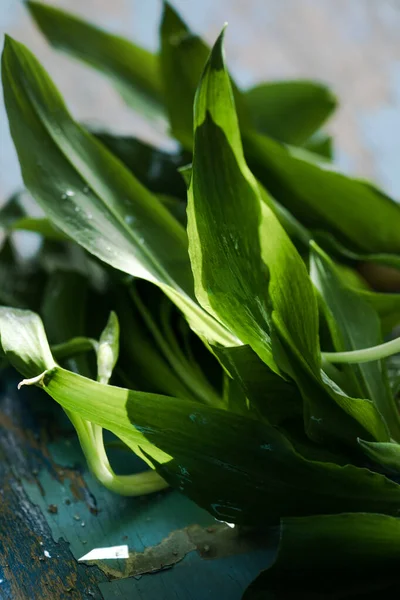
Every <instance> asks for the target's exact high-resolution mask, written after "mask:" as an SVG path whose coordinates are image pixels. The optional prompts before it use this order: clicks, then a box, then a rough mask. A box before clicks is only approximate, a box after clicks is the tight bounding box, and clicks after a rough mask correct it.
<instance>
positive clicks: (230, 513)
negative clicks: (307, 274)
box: [0, 309, 400, 526]
mask: <svg viewBox="0 0 400 600" xmlns="http://www.w3.org/2000/svg"><path fill="white" fill-rule="evenodd" d="M10 315H11V316H10ZM0 336H1V340H2V346H3V349H4V350H5V352H6V354H7V357H8V358H9V359H10V360H11V361H12V362H13V364H14V365H15V366H17V368H19V369H20V370H22V372H24V373H26V372H27V371H29V374H33V369H36V373H35V374H37V373H38V372H39V373H40V371H41V369H42V367H43V366H48V367H49V370H47V371H46V372H45V373H41V374H40V375H39V377H36V379H35V380H33V381H24V383H25V384H29V383H37V384H38V385H40V386H41V387H42V388H43V389H44V390H45V391H46V392H47V393H48V394H49V395H50V396H51V397H52V398H54V399H55V400H56V401H57V402H59V403H60V404H61V406H62V407H63V408H64V409H65V410H67V411H68V414H72V415H74V418H76V419H77V418H78V417H79V419H84V420H86V421H90V422H91V423H94V424H96V425H98V426H100V427H104V428H106V429H109V430H110V431H112V432H113V433H115V434H116V435H117V436H118V437H120V439H121V440H122V441H124V442H125V443H126V444H128V445H129V446H130V447H131V448H132V449H134V450H135V449H137V447H138V446H139V447H140V449H141V450H142V451H143V452H144V453H145V455H146V457H147V458H148V459H149V460H151V461H152V462H154V463H155V464H156V466H157V469H158V471H159V472H160V474H161V475H162V477H164V478H165V479H166V480H167V481H168V482H169V483H171V484H172V485H175V486H176V487H179V488H180V489H181V490H182V491H183V492H184V493H185V494H187V495H188V496H189V497H190V498H192V499H193V500H195V501H196V502H198V503H199V504H200V505H201V506H203V507H204V508H207V510H209V511H210V512H211V513H212V514H213V515H214V516H216V517H217V518H219V519H222V520H230V521H232V522H235V523H243V524H251V525H255V524H257V525H258V526H259V525H260V524H262V523H274V522H277V520H278V519H279V517H280V516H281V515H282V514H286V515H306V514H310V513H311V514H320V513H327V512H343V511H354V510H360V507H362V509H363V510H370V511H381V512H388V513H389V514H395V513H397V511H398V506H399V499H400V486H398V485H397V484H395V483H392V482H391V481H389V480H388V479H386V478H385V477H384V476H382V475H378V474H374V473H372V472H370V471H368V470H367V469H359V468H357V467H353V466H350V465H347V466H345V467H341V466H338V465H335V464H330V463H320V462H314V461H309V460H306V459H304V458H302V457H301V456H300V455H299V454H297V453H296V452H295V451H294V449H293V447H292V446H291V444H290V443H289V442H288V441H287V440H286V439H285V437H284V436H283V435H282V434H281V433H280V432H279V431H278V430H277V429H275V428H273V427H271V426H269V425H267V424H266V423H264V422H262V421H261V420H259V419H251V418H246V417H244V416H242V415H235V414H233V413H229V412H228V411H226V410H220V409H217V408H213V407H209V406H204V405H201V404H199V403H198V402H192V401H189V400H178V399H176V398H172V397H166V396H159V395H156V394H146V393H143V392H135V391H130V390H127V389H123V388H117V387H113V386H109V385H104V384H101V383H98V382H95V381H93V380H91V379H87V378H85V377H82V376H81V375H77V374H75V373H71V372H69V371H66V370H65V369H62V368H61V367H58V366H55V364H54V362H53V359H52V357H51V354H50V349H49V347H48V344H47V340H46V337H45V334H44V331H43V326H42V323H41V321H40V319H39V317H37V316H36V315H34V314H33V313H28V312H27V311H16V310H14V311H10V309H2V310H1V311H0ZM32 357H34V360H33V359H32ZM83 398H84V402H83V401H82V399H83Z"/></svg>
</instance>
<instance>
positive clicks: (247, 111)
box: [0, 2, 400, 598]
mask: <svg viewBox="0 0 400 600" xmlns="http://www.w3.org/2000/svg"><path fill="white" fill-rule="evenodd" d="M27 7H28V9H29V10H30V12H31V14H32V16H33V18H34V19H35V21H36V23H37V24H38V26H39V28H40V29H41V30H42V32H43V34H44V35H45V36H46V38H47V39H48V41H49V42H50V43H51V44H52V45H54V46H55V47H58V48H60V49H62V50H64V51H66V52H69V53H71V54H72V55H74V56H75V57H78V58H79V59H81V60H84V61H85V62H87V63H88V64H90V65H92V66H94V67H95V68H97V69H100V70H102V71H103V72H104V73H106V74H107V75H108V76H109V77H110V78H111V80H112V81H113V83H114V85H115V86H116V88H117V90H118V91H119V92H120V93H121V94H122V97H123V98H124V100H125V101H126V102H128V103H129V105H130V106H132V107H133V108H134V109H136V110H139V111H141V112H142V113H143V115H144V117H145V118H148V119H150V120H151V122H154V123H157V124H158V123H159V122H160V121H162V122H164V123H168V127H169V135H170V136H171V137H174V138H175V140H176V141H177V143H178V150H177V151H176V152H175V153H167V152H165V151H162V150H160V149H158V148H156V147H153V146H151V145H149V144H148V143H146V142H144V141H142V140H140V139H137V138H133V137H118V136H116V135H114V134H113V133H112V132H99V131H96V132H93V131H89V130H88V129H87V128H86V127H84V126H83V125H81V124H79V123H77V122H76V121H75V120H74V119H73V117H72V116H71V114H70V113H69V112H68V109H67V107H66V105H65V103H64V100H63V99H62V97H61V95H60V94H59V92H58V91H57V89H56V87H55V85H54V83H53V82H52V81H51V79H50V77H49V76H48V74H47V73H46V71H45V70H44V68H43V67H42V66H41V65H40V63H39V62H38V60H37V59H36V58H35V57H34V56H33V55H32V53H31V52H30V51H29V50H28V49H27V48H26V47H25V46H23V45H22V44H21V43H19V42H17V41H15V40H12V39H10V38H7V39H6V41H5V45H4V51H3V58H2V79H3V88H4V99H5V106H6V109H7V114H8V119H9V124H10V131H11V135H12V137H13V140H14V144H15V147H16V150H17V153H18V157H19V162H20V166H21V172H22V176H23V180H24V184H25V187H26V190H27V192H28V193H29V194H30V197H31V198H33V199H34V200H35V201H36V203H37V206H38V207H40V210H41V211H42V212H37V209H35V211H33V210H32V202H28V203H27V202H26V201H23V195H21V194H17V195H15V196H14V197H13V198H12V199H11V200H10V201H9V202H8V203H6V204H5V206H4V207H3V209H2V210H1V211H0V226H1V227H2V231H3V238H4V239H3V245H2V248H1V250H0V264H1V271H0V275H1V284H2V285H1V289H0V302H1V303H2V306H1V307H0V340H1V348H2V351H3V355H4V357H5V359H6V360H7V361H8V362H9V363H11V365H13V366H14V367H15V368H16V369H17V370H18V371H19V372H20V373H21V374H22V376H23V377H24V379H23V381H22V382H21V384H20V385H26V384H29V385H32V384H35V385H37V386H39V387H41V388H42V389H43V390H44V392H46V393H47V394H48V395H49V396H51V397H52V398H53V399H54V400H55V401H56V402H58V403H59V404H60V405H61V406H62V408H63V409H64V410H65V411H66V413H67V415H68V416H69V418H70V420H71V422H72V423H73V425H74V427H75V429H76V431H77V435H78V437H79V440H80V443H81V446H82V449H83V452H84V454H85V456H86V458H87V461H88V465H89V467H90V469H91V470H92V471H93V473H94V474H95V475H96V477H97V478H98V479H99V480H100V481H101V482H102V483H103V484H104V485H105V486H106V487H108V488H109V489H111V490H113V491H115V492H118V493H121V494H127V495H136V494H145V493H150V492H153V491H156V490H160V489H162V488H164V487H166V486H168V485H169V486H172V487H174V488H176V489H179V490H180V491H181V492H182V493H183V494H186V495H187V496H188V497H190V498H191V499H193V500H194V501H195V502H197V503H198V504H199V505H200V506H202V507H204V508H206V509H207V510H208V511H209V512H210V513H211V514H212V515H214V516H215V517H216V518H217V519H219V520H223V521H228V522H231V523H235V524H240V525H247V526H255V527H267V528H269V527H272V528H273V527H276V526H277V525H279V524H280V545H279V549H278V554H277V558H276V561H275V563H274V565H273V566H272V567H271V569H269V570H268V571H266V572H265V573H264V574H262V575H260V577H259V578H258V580H256V582H254V584H253V585H252V586H251V587H250V588H249V589H248V591H247V592H246V598H286V597H288V594H290V593H291V590H292V591H293V589H294V587H296V586H300V589H304V597H307V598H326V597H332V598H342V597H348V596H349V595H350V594H354V595H357V594H358V596H357V597H361V596H360V594H364V591H365V589H367V590H370V589H374V590H377V589H379V590H383V589H384V588H385V586H386V587H389V586H392V585H394V582H393V579H392V578H391V577H389V576H388V573H389V574H390V573H391V572H392V570H393V565H395V564H396V558H397V553H398V547H399V543H400V533H399V522H398V519H397V515H398V513H399V509H400V508H399V507H400V485H399V484H398V483H397V478H398V476H399V474H400V416H399V407H398V392H399V371H398V361H397V362H396V357H395V356H393V355H395V354H396V353H397V352H398V351H399V343H398V340H396V339H395V340H392V341H388V342H386V343H384V337H385V336H389V335H390V334H391V332H392V331H393V328H394V327H395V326H396V325H397V324H398V323H399V322H400V294H398V293H396V289H398V287H396V286H398V281H399V274H398V268H399V266H400V236H399V233H398V232H399V231H400V206H399V205H398V204H396V203H395V202H394V201H393V200H392V199H391V198H389V197H388V196H386V195H385V194H384V193H383V192H382V191H380V190H378V189H377V188H376V187H375V186H373V185H371V184H370V183H368V182H365V181H361V180H357V179H354V178H352V177H349V176H346V175H343V174H341V173H339V172H338V171H337V170H335V168H334V167H333V165H332V163H331V160H332V141H331V139H330V138H329V136H327V135H326V134H325V133H323V131H322V130H321V128H322V126H323V125H324V123H325V121H326V120H327V118H328V117H329V116H330V115H331V114H332V112H333V110H334V108H335V106H336V100H335V98H334V97H333V95H332V93H331V92H330V91H329V90H328V89H327V88H326V87H325V86H323V85H321V84H318V83H315V82H310V81H288V82H272V83H264V84H261V85H258V86H256V87H254V88H252V89H250V90H241V89H240V88H239V87H238V86H237V85H236V84H235V82H234V81H233V79H232V77H231V76H230V75H229V72H228V70H227V67H226V65H225V59H224V50H223V35H224V34H223V33H222V34H221V35H220V36H219V38H218V39H217V41H216V43H215V45H214V47H213V48H212V50H211V51H210V49H209V48H208V47H207V45H206V44H205V43H204V42H203V41H202V40H201V39H200V38H199V37H197V36H196V35H194V34H193V33H192V32H191V31H190V30H189V29H188V27H187V26H186V25H185V23H183V21H182V20H181V19H180V17H179V15H178V14H177V13H176V12H175V11H174V10H173V9H172V8H171V7H170V6H169V5H168V4H165V5H164V12H163V17H162V22H161V27H160V49H159V53H158V54H157V55H155V54H151V53H149V52H147V51H146V50H144V49H143V48H140V47H138V46H136V45H134V44H133V43H131V42H129V41H127V40H123V39H121V38H119V37H116V36H113V35H110V34H108V33H106V32H104V31H100V30H99V29H97V28H95V27H93V26H92V25H90V24H88V23H85V22H83V21H81V20H79V19H77V18H76V17H73V16H71V15H69V14H66V13H64V12H62V11H60V10H58V9H55V8H52V7H50V6H48V5H42V4H38V3H35V2H28V3H27ZM21 230H23V231H22V233H21ZM21 235H22V236H24V235H25V236H27V235H30V236H34V240H35V243H36V249H35V251H33V252H31V254H30V256H29V257H28V258H26V257H25V258H24V257H23V256H21V244H22V245H23V243H24V239H22V240H21ZM25 242H26V239H25ZM383 290H384V291H385V292H387V290H391V292H390V293H385V292H384V291H383ZM388 357H391V358H388ZM103 429H107V430H109V431H111V432H112V433H113V434H114V435H115V436H116V437H117V438H118V440H119V442H118V443H121V444H123V445H124V446H125V447H127V448H128V449H129V450H130V451H133V452H135V453H136V454H138V455H139V456H140V457H141V458H142V459H143V461H144V462H145V463H147V465H148V467H149V469H148V470H147V471H144V472H142V473H136V474H132V475H123V476H122V475H118V474H117V473H115V472H114V471H113V469H112V467H111V465H110V463H109V461H108V457H107V450H106V448H105V446H104V442H103ZM339 548H340V549H341V559H340V560H341V563H340V565H341V568H342V571H343V573H344V575H345V578H346V581H347V582H348V583H346V585H345V586H344V587H343V585H342V583H343V582H342V580H341V579H340V578H339V577H337V573H335V576H334V577H333V571H332V566H333V565H335V564H336V563H337V553H338V549H339ZM343 548H344V549H345V552H344V553H343V552H342V550H343ZM317 559H318V568H320V569H321V572H323V574H324V581H325V587H324V586H322V587H321V585H322V584H320V583H318V585H317V584H316V582H315V581H314V579H313V577H312V576H311V577H310V573H311V569H314V568H315V565H314V561H315V560H317ZM365 566H367V570H366V573H367V574H365V572H364V573H363V576H362V577H361V576H360V573H361V571H363V570H365ZM386 571H388V573H386ZM383 572H385V573H383ZM382 574H384V577H383V579H382V577H381V575H382ZM288 575H289V577H288ZM360 581H361V583H360ZM333 584H334V585H333ZM290 586H292V587H290ZM371 586H374V587H373V588H372V587H371ZM296 593H297V597H302V596H300V595H299V594H300V592H299V590H297V592H296ZM328 593H329V594H330V596H328V595H327V594H328ZM365 597H367V596H365ZM368 597H369V596H368Z"/></svg>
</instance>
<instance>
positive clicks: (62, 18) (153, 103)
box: [26, 2, 163, 118]
mask: <svg viewBox="0 0 400 600" xmlns="http://www.w3.org/2000/svg"><path fill="white" fill-rule="evenodd" d="M26 4H27V7H28V9H29V11H30V13H31V15H32V16H33V18H34V19H35V21H36V23H37V25H38V26H39V28H40V30H41V31H42V33H43V34H44V35H45V36H46V39H47V40H48V42H49V43H50V44H52V45H53V46H55V47H56V48H58V49H60V50H63V51H64V52H68V53H69V54H72V55H73V56H75V57H77V58H79V59H80V60H83V61H84V62H86V63H88V64H89V65H91V66H93V67H95V68H96V69H98V70H100V71H102V72H104V73H105V74H106V75H108V76H109V77H110V78H111V79H112V80H113V81H114V83H115V84H116V86H117V88H118V89H119V90H120V91H121V94H122V97H123V99H124V100H125V101H126V102H127V103H128V104H130V105H131V106H132V107H133V108H136V109H141V110H142V111H145V112H147V113H148V114H149V116H153V118H154V116H160V115H162V113H163V108H162V103H161V86H160V78H159V72H158V60H157V57H156V56H154V55H153V54H151V53H150V52H148V51H147V50H144V49H143V48H140V47H139V46H136V45H135V44H132V42H129V41H127V40H125V39H123V38H121V37H118V36H116V35H112V34H110V33H107V32H105V31H102V30H101V29H98V28H97V27H94V26H93V25H91V24H90V23H86V22H85V21H82V20H81V19H79V18H77V17H75V16H73V15H70V14H68V13H66V12H64V11H62V10H59V9H57V8H54V7H53V6H49V5H47V4H40V3H38V2H27V3H26Z"/></svg>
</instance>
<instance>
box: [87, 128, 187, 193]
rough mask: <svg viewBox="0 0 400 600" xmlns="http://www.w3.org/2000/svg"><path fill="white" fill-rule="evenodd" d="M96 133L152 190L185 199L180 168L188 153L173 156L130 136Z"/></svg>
mask: <svg viewBox="0 0 400 600" xmlns="http://www.w3.org/2000/svg"><path fill="white" fill-rule="evenodd" d="M93 134H94V135H95V137H96V138H97V139H98V140H100V141H101V142H102V143H103V144H104V145H105V146H107V148H108V149H109V150H110V151H111V152H112V153H113V154H115V156H117V157H118V158H119V159H120V160H121V161H122V162H123V163H124V165H125V166H127V167H128V169H129V170H130V171H132V173H133V174H134V175H135V177H137V179H139V181H140V182H141V183H143V185H145V186H146V187H147V188H148V189H149V190H150V191H152V192H154V193H158V194H168V195H170V196H175V197H177V198H182V199H184V200H186V187H185V184H184V182H183V181H182V177H181V175H180V174H179V172H178V169H179V167H182V166H183V165H185V164H186V163H187V162H188V160H189V157H190V155H189V154H187V153H185V152H177V153H175V154H170V153H168V152H164V151H163V150H160V149H159V148H156V147H154V146H151V145H150V144H147V143H145V142H143V141H142V140H139V139H138V138H134V137H131V136H116V135H113V134H110V133H104V132H98V131H96V132H93Z"/></svg>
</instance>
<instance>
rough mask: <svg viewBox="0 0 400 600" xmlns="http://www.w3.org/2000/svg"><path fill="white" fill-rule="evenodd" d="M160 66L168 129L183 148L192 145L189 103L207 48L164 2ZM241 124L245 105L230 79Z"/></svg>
mask: <svg viewBox="0 0 400 600" xmlns="http://www.w3.org/2000/svg"><path fill="white" fill-rule="evenodd" d="M160 37H161V53H160V68H161V77H162V81H163V87H164V97H165V102H166V106H167V110H168V115H169V120H170V126H171V132H172V134H173V135H174V137H175V138H176V139H178V140H179V141H180V142H181V144H182V145H183V146H184V147H185V148H186V149H187V150H190V151H191V150H192V147H193V102H194V98H195V94H196V89H197V86H198V84H199V81H200V78H201V75H202V73H203V70H204V66H205V64H206V62H207V59H208V56H209V53H210V48H209V47H208V45H207V44H205V43H204V42H203V40H202V39H201V38H199V37H198V36H196V35H194V34H193V33H192V32H191V31H190V29H189V28H188V27H187V25H186V23H184V22H183V21H182V19H181V18H180V16H179V15H178V13H177V12H176V11H175V10H174V9H173V8H172V6H171V5H170V4H169V3H168V2H164V12H163V17H162V22H161V30H160ZM231 85H232V91H233V94H234V98H235V103H236V106H237V112H238V117H239V121H240V123H241V126H242V127H244V128H245V127H249V116H248V114H247V106H246V104H245V99H244V98H243V96H242V94H241V92H240V91H239V89H238V88H237V86H236V85H235V83H234V82H233V81H232V82H231Z"/></svg>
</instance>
